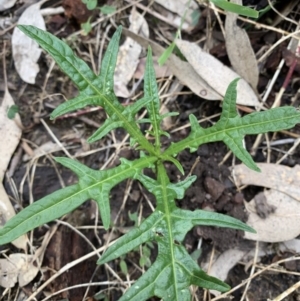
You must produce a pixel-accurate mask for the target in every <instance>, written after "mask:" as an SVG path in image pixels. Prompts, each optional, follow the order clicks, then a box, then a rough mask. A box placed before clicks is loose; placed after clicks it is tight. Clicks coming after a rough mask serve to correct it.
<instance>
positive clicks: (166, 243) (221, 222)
mask: <svg viewBox="0 0 300 301" xmlns="http://www.w3.org/2000/svg"><path fill="white" fill-rule="evenodd" d="M19 29H20V30H22V31H23V32H24V33H25V34H26V35H28V36H29V37H31V38H32V39H33V40H35V41H36V42H38V43H39V45H40V46H41V47H42V48H43V49H44V50H46V51H47V52H48V53H49V54H50V55H51V56H52V57H53V59H54V60H55V61H56V63H57V64H58V65H59V66H60V67H61V69H62V70H63V71H64V72H65V73H66V74H67V75H68V76H69V77H70V79H71V80H72V81H73V82H74V83H75V85H76V86H77V87H78V90H79V95H78V96H77V97H75V98H74V99H72V100H69V101H67V102H65V103H63V104H61V105H60V106H59V107H58V108H56V109H55V110H54V112H53V113H52V114H51V119H55V118H57V117H58V116H61V115H63V114H66V113H68V112H71V111H75V110H79V109H82V108H84V107H85V106H90V105H92V106H101V107H103V109H104V110H105V111H106V113H107V115H108V116H109V117H108V118H107V119H106V121H105V122H104V124H103V125H102V126H101V127H100V128H99V129H98V130H97V131H96V132H95V133H94V134H93V135H92V136H91V137H90V138H89V142H94V141H96V140H99V139H101V138H102V137H104V136H105V135H107V134H108V133H109V132H110V131H112V130H114V129H116V128H120V127H122V128H123V129H125V130H126V131H127V133H128V134H129V135H130V137H131V142H132V145H134V146H135V148H136V149H139V150H140V157H139V158H138V159H136V160H131V161H129V160H126V159H124V158H123V159H122V158H121V164H120V165H119V166H117V167H114V168H111V169H107V170H103V171H98V170H92V169H90V168H89V167H87V166H85V165H83V164H81V163H79V162H78V161H76V160H72V159H68V158H61V157H60V158H56V161H57V162H58V163H60V164H62V165H64V166H65V167H67V168H69V169H71V170H72V171H73V172H74V173H75V174H76V175H77V176H78V179H79V181H78V183H77V184H74V185H71V186H69V187H66V188H63V189H60V190H58V191H56V192H54V193H52V194H50V195H48V196H46V197H44V198H42V199H41V200H39V201H36V202H34V203H33V204H31V205H30V206H28V207H27V208H25V209H23V210H22V211H21V212H19V213H18V214H17V215H16V216H15V217H13V218H12V219H10V220H9V221H8V222H7V223H6V225H5V226H4V227H3V228H2V229H1V230H0V244H6V243H8V242H11V241H13V240H14V239H16V238H17V237H19V236H20V235H22V234H24V233H26V232H28V231H30V230H32V229H34V228H36V227H38V226H41V225H43V224H45V223H48V222H50V221H52V220H54V219H57V218H59V217H61V216H63V215H65V214H67V213H69V212H70V211H72V210H74V209H75V208H76V207H78V206H80V205H81V204H82V203H83V202H85V201H87V200H89V199H93V200H95V201H96V202H97V203H98V206H99V210H100V214H101V220H102V223H103V225H104V227H105V229H108V228H109V227H110V221H111V215H110V203H109V193H110V190H111V189H112V188H113V187H114V186H115V185H117V184H118V183H120V182H122V181H124V180H125V179H128V178H132V179H135V180H137V181H140V182H141V183H142V185H143V186H144V187H145V188H146V189H147V190H148V191H149V192H150V193H152V194H153V195H154V196H155V198H156V209H155V211H154V212H153V213H152V214H151V215H150V216H149V217H147V218H146V219H144V220H143V221H142V223H141V225H140V226H139V227H137V228H134V229H133V230H131V231H130V232H128V233H127V234H125V235H124V236H122V237H121V238H120V239H119V240H117V242H116V243H114V244H113V245H112V246H111V247H110V248H108V249H107V250H106V252H105V253H104V254H103V255H102V257H101V258H100V260H99V261H98V264H103V263H106V262H109V261H111V260H114V259H116V258H118V257H121V258H124V257H123V256H124V255H125V254H126V253H128V252H130V251H131V250H133V249H135V248H137V247H138V246H140V245H141V244H144V243H147V242H155V243H156V244H157V245H158V255H157V258H156V259H155V261H154V262H153V263H152V265H151V266H150V267H149V269H148V270H147V271H146V273H145V274H143V275H142V276H141V277H140V278H139V279H138V280H137V281H136V282H135V284H134V285H132V286H131V287H130V288H129V289H128V290H127V291H126V293H125V294H124V295H123V296H122V297H121V299H120V301H125V300H126V301H141V300H147V299H148V298H150V297H152V296H157V297H159V298H161V299H163V300H171V301H187V300H190V298H191V296H190V292H189V286H190V285H196V286H199V287H203V288H207V289H214V290H219V291H226V290H228V289H229V286H228V285H227V284H225V283H224V282H222V281H220V280H218V279H216V278H214V277H211V276H208V275H207V274H206V273H205V272H204V271H203V270H202V269H201V268H200V267H199V265H198V264H197V263H196V262H195V261H194V260H193V258H192V257H191V256H190V255H189V254H188V252H187V251H186V249H185V248H184V246H183V245H182V241H183V240H184V237H185V235H186V233H187V232H188V231H189V230H190V229H192V228H193V227H194V226H196V225H206V226H207V225H208V226H217V227H228V228H233V229H239V230H243V231H250V232H255V231H254V230H253V229H252V228H250V227H249V226H247V225H245V224H244V223H242V222H241V221H238V220H236V219H234V218H232V217H229V216H226V215H222V214H217V213H214V212H208V211H203V210H195V211H190V210H183V209H180V208H178V207H177V206H176V203H175V200H176V199H179V200H180V199H182V198H183V197H184V194H185V191H186V189H187V188H188V187H190V186H191V184H192V183H193V182H194V181H195V179H196V176H193V175H192V176H188V177H187V178H185V180H183V181H181V182H178V183H171V182H170V180H169V177H168V173H167V171H166V168H165V165H164V163H165V162H166V161H169V162H172V163H173V164H175V165H176V166H177V168H178V169H179V170H180V171H181V172H182V173H184V171H183V168H182V166H181V164H180V162H178V161H177V159H176V155H177V154H178V153H179V152H181V151H182V150H184V149H187V148H188V149H190V151H196V150H197V148H198V147H199V145H201V144H203V143H208V142H214V141H224V143H226V145H227V146H228V147H229V148H230V149H231V150H232V152H233V153H234V154H235V155H236V156H237V157H238V158H239V159H240V160H241V161H243V162H244V163H245V164H246V165H247V166H248V167H249V168H251V169H254V170H256V171H259V168H258V167H257V165H256V164H255V163H254V161H253V160H252V157H251V156H250V154H249V153H248V152H247V151H246V149H245V148H244V145H243V138H244V136H245V135H247V134H259V133H265V132H268V131H278V130H283V129H289V128H292V127H294V126H295V124H296V123H299V122H300V113H299V112H298V110H296V109H295V108H293V107H281V108H275V109H272V110H269V111H264V112H258V113H252V114H249V115H246V116H244V117H240V116H239V115H238V114H237V112H236V97H237V93H236V86H237V83H238V79H236V80H234V81H233V82H232V83H231V84H230V85H229V87H228V90H227V92H226V95H225V98H224V102H223V109H222V114H221V118H220V120H219V121H218V122H217V123H216V124H215V125H213V126H212V127H209V128H202V127H201V126H200V125H199V124H198V122H197V119H196V117H195V116H194V115H190V116H189V118H190V123H191V132H190V134H189V135H188V136H187V137H186V138H185V139H183V140H181V141H179V142H176V143H173V144H171V145H170V146H169V147H168V148H167V149H163V148H162V146H161V136H162V135H169V134H168V133H166V132H164V131H163V130H162V129H161V126H160V125H161V122H162V120H163V118H165V117H167V116H169V114H165V115H161V114H160V113H159V109H160V100H159V96H158V89H157V85H156V80H155V73H154V68H153V64H152V55H151V49H148V56H147V65H146V71H145V78H144V96H143V98H141V99H139V100H137V101H136V102H135V103H133V104H131V105H130V106H127V107H124V106H122V105H121V104H120V103H119V101H118V99H117V97H116V95H115V93H114V89H113V87H114V81H113V75H114V69H115V66H116V61H117V54H118V44H119V39H120V36H121V31H122V29H121V27H119V28H118V29H117V31H116V32H115V34H114V35H113V37H112V39H111V41H110V43H109V45H108V48H107V50H106V53H105V56H104V58H103V62H102V65H101V73H100V75H96V74H94V73H93V72H92V71H91V69H90V68H89V67H88V65H87V64H86V63H85V62H84V61H82V60H81V59H79V58H78V57H76V56H75V55H74V53H73V51H72V50H71V49H70V48H69V47H68V46H67V45H66V44H65V43H64V42H62V41H60V40H59V39H58V38H56V37H55V36H53V35H51V34H50V33H47V32H45V31H42V30H40V29H37V28H35V27H33V26H19ZM141 108H146V109H147V111H148V116H147V118H146V119H143V120H140V121H139V122H143V123H149V124H150V125H151V130H149V131H147V133H148V134H150V135H151V136H152V138H153V139H154V143H152V142H149V141H148V140H147V138H146V135H145V134H146V133H144V132H143V131H141V129H140V127H139V125H138V124H139V123H138V122H137V120H136V119H135V116H136V114H137V112H138V111H139V110H140V109H141ZM170 114H171V115H172V113H170ZM145 168H152V169H153V170H154V171H155V177H153V178H150V177H148V176H146V175H145V174H144V169H145ZM216 231H218V230H217V229H216Z"/></svg>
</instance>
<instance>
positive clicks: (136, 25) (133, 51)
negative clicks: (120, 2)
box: [114, 8, 149, 98]
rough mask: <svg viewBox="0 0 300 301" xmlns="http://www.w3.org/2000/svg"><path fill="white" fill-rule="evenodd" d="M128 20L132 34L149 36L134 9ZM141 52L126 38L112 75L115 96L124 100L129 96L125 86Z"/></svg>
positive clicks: (133, 42)
mask: <svg viewBox="0 0 300 301" xmlns="http://www.w3.org/2000/svg"><path fill="white" fill-rule="evenodd" d="M129 20H130V23H131V25H130V27H129V29H130V30H131V31H132V32H134V33H138V32H140V33H141V34H142V35H143V36H145V37H148V36H149V27H148V24H147V22H146V20H145V19H144V17H143V16H142V15H141V14H139V13H138V12H137V11H136V9H135V8H133V9H132V10H131V14H130V17H129ZM141 51H142V46H141V45H140V44H139V43H137V42H136V41H134V40H133V39H131V38H129V37H127V38H126V40H125V42H124V44H123V45H122V46H121V47H120V50H119V54H118V60H117V67H116V69H115V75H114V82H115V93H116V95H117V96H119V97H124V98H127V97H129V96H130V93H129V91H128V90H127V84H128V83H129V81H130V80H131V79H132V77H133V75H134V72H135V70H136V68H137V66H138V63H139V57H140V54H141Z"/></svg>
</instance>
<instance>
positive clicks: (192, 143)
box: [163, 79, 300, 171]
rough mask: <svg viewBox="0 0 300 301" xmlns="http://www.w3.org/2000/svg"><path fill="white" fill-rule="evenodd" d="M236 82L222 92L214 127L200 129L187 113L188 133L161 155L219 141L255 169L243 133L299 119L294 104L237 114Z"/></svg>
mask: <svg viewBox="0 0 300 301" xmlns="http://www.w3.org/2000/svg"><path fill="white" fill-rule="evenodd" d="M237 81H238V79H236V80H234V81H233V82H231V84H230V85H229V87H228V89H227V91H226V95H225V98H224V103H223V110H222V114H221V118H220V120H219V121H218V122H217V123H216V124H215V125H214V126H212V127H210V128H207V129H204V128H202V127H201V126H200V125H199V124H198V121H197V119H196V117H195V116H194V115H190V123H191V133H190V135H189V136H188V137H187V138H185V139H183V140H181V141H179V142H177V143H173V144H172V145H171V146H170V147H169V148H168V149H167V150H166V151H165V152H164V154H163V156H170V155H174V154H177V153H179V152H180V151H182V150H183V149H185V148H190V150H191V151H196V150H197V148H198V147H199V146H200V145H201V144H203V143H208V142H215V141H223V142H224V143H226V145H227V146H228V147H229V148H230V149H231V151H232V152H233V153H234V154H235V155H236V156H237V157H238V158H239V159H240V160H241V161H242V162H243V163H244V164H245V165H247V166H248V167H249V168H251V169H253V170H256V171H259V168H258V167H257V165H256V164H255V163H254V161H253V159H252V157H251V156H250V154H249V153H248V152H247V150H246V149H245V146H244V142H243V139H244V136H245V135H253V134H260V133H267V132H274V131H278V130H284V129H290V128H292V127H294V126H295V125H296V124H297V123H299V122H300V112H299V110H297V109H295V108H294V107H280V108H274V109H271V110H268V111H263V112H254V113H251V114H248V115H246V116H244V117H240V116H238V114H237V112H236V108H235V107H236V97H237V94H236V85H237Z"/></svg>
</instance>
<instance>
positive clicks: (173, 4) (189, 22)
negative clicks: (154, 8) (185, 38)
mask: <svg viewBox="0 0 300 301" xmlns="http://www.w3.org/2000/svg"><path fill="white" fill-rule="evenodd" d="M155 2H156V3H158V4H160V5H161V6H162V7H164V8H165V9H167V10H169V11H171V12H173V13H175V14H177V16H172V15H168V16H166V17H167V18H168V20H172V22H173V23H174V24H176V25H177V26H180V23H181V22H182V19H183V18H184V22H183V24H182V28H183V29H187V28H189V27H192V26H193V18H192V16H193V14H194V13H195V12H199V14H200V11H199V6H198V5H197V3H196V2H195V1H190V0H176V1H174V0H155ZM188 4H189V7H188V9H187V10H186V8H187V5H188ZM185 11H186V14H185ZM184 14H185V16H184Z"/></svg>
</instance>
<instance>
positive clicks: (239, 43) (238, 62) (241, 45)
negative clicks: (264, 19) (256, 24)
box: [225, 0, 259, 89]
mask: <svg viewBox="0 0 300 301" xmlns="http://www.w3.org/2000/svg"><path fill="white" fill-rule="evenodd" d="M231 2H233V3H236V4H240V5H242V4H243V3H242V1H241V0H232V1H231ZM237 18H238V15H237V14H235V13H230V12H227V14H226V22H225V31H226V49H227V54H228V57H229V60H230V62H231V65H232V67H233V68H234V70H235V71H236V72H237V73H238V74H239V75H240V76H241V77H242V78H243V79H245V80H246V81H247V82H248V83H249V84H250V85H251V86H252V88H254V89H256V86H257V83H258V76H259V71H258V64H257V60H256V57H255V53H254V51H253V48H252V46H251V43H250V40H249V37H248V35H247V33H246V31H245V30H244V29H242V28H240V27H239V26H238V25H237V23H236V21H237Z"/></svg>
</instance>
